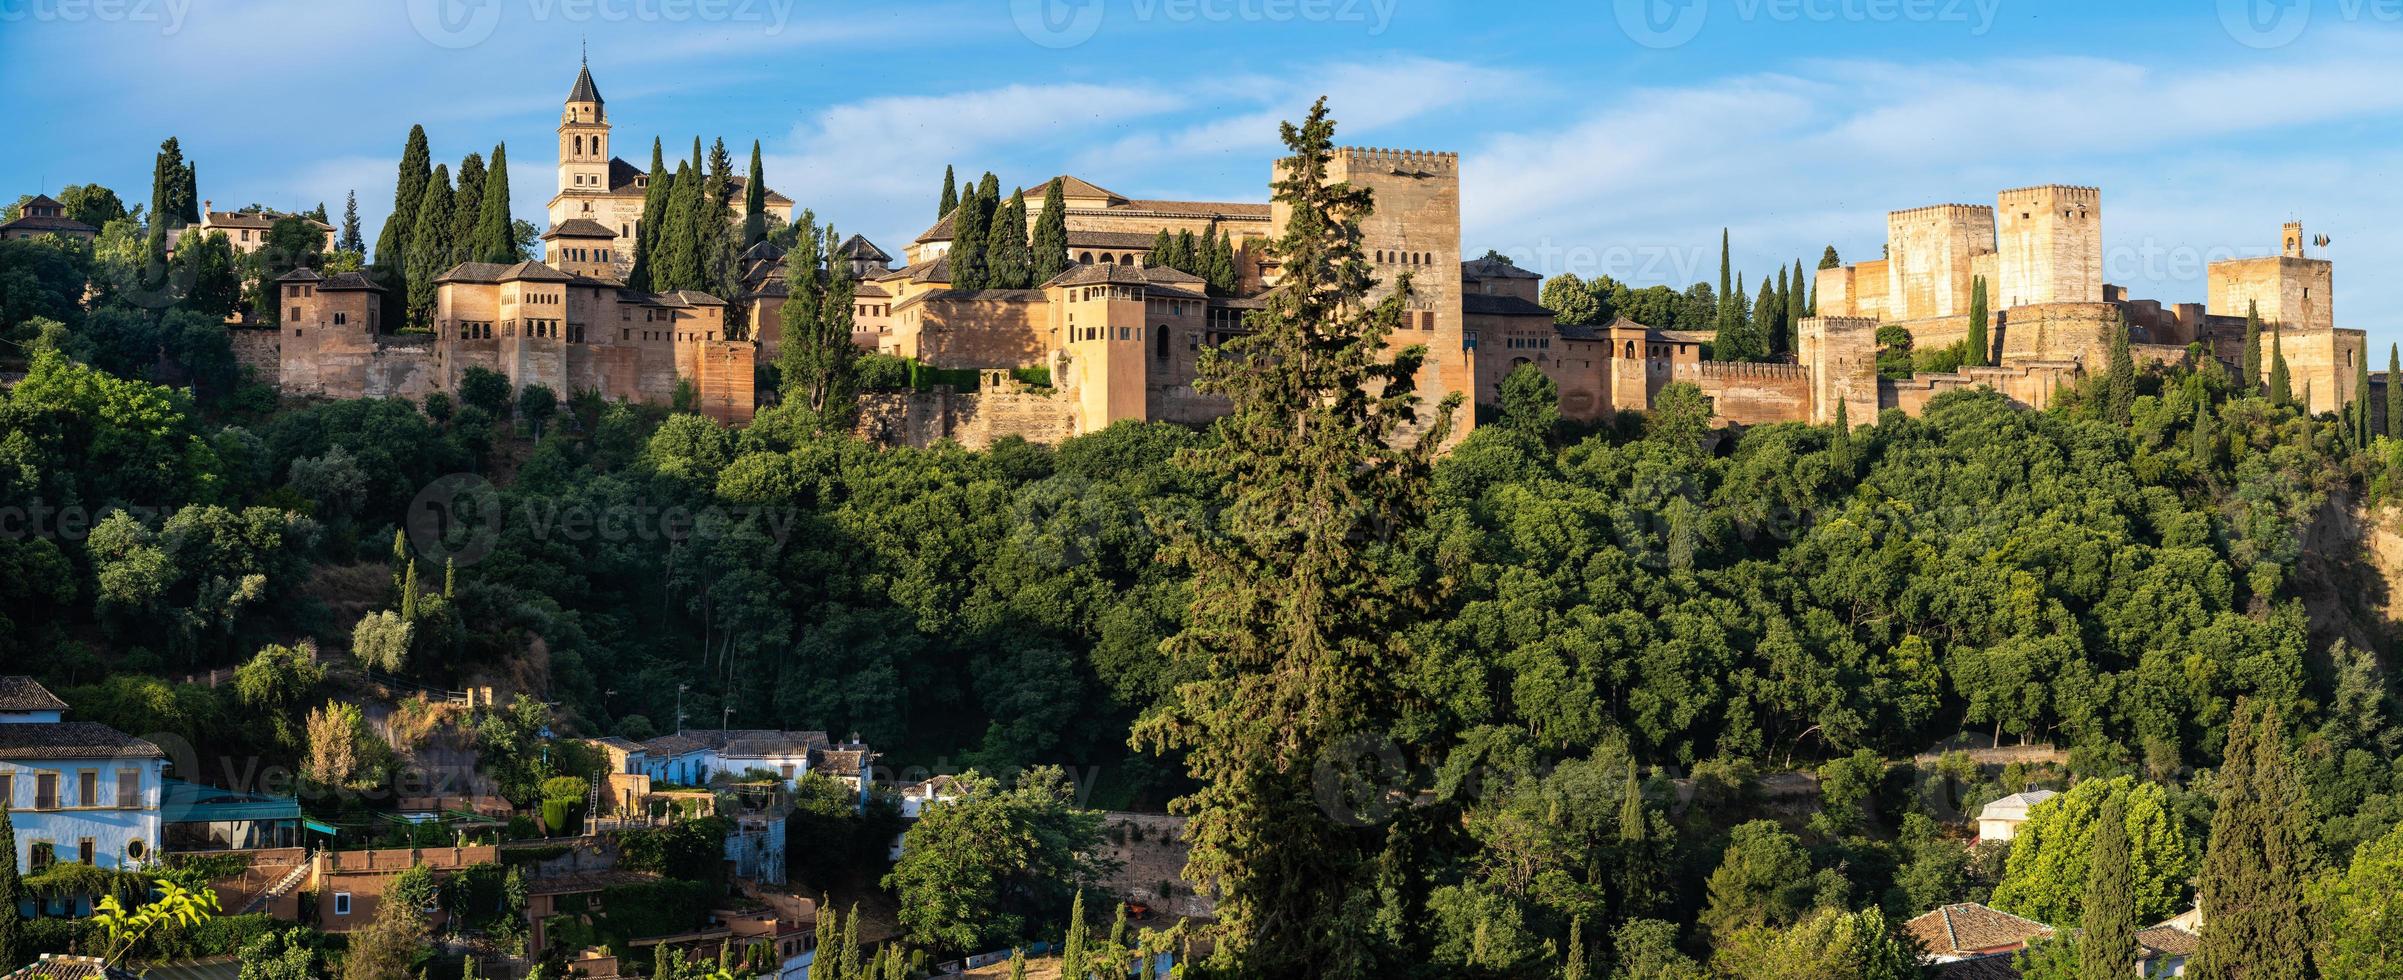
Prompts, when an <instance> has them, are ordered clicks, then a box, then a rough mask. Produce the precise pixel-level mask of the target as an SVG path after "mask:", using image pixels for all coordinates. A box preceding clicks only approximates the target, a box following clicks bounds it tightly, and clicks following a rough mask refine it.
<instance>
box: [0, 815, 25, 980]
mask: <svg viewBox="0 0 2403 980" xmlns="http://www.w3.org/2000/svg"><path fill="white" fill-rule="evenodd" d="M0 854H6V855H7V856H8V859H7V860H5V861H0V970H14V969H16V968H17V967H19V966H21V965H23V964H24V963H25V961H26V960H27V959H29V958H30V957H28V956H27V955H26V954H27V953H28V952H29V950H27V949H26V948H25V917H24V914H23V913H22V912H20V911H18V908H17V903H18V902H20V901H22V900H24V898H25V886H24V884H23V883H22V882H21V881H20V880H19V879H18V877H17V825H16V822H15V821H14V820H12V819H10V817H9V808H8V807H5V806H0Z"/></svg>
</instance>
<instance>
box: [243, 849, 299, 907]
mask: <svg viewBox="0 0 2403 980" xmlns="http://www.w3.org/2000/svg"><path fill="white" fill-rule="evenodd" d="M316 866H317V855H316V854H315V853H311V854H309V855H308V856H307V857H304V858H302V859H301V861H300V863H299V864H296V865H293V866H292V870H291V871H289V872H286V873H285V874H284V876H283V877H282V878H279V879H276V882H275V884H272V885H269V886H267V890H266V891H263V892H260V893H259V894H258V896H257V897H255V898H252V899H251V900H250V902H249V903H248V904H245V905H243V906H242V912H241V913H240V914H243V915H248V914H250V913H253V912H260V911H264V910H266V908H267V903H269V902H272V901H275V900H276V899H279V898H282V897H284V896H285V895H287V894H290V893H291V891H292V889H295V888H298V887H300V883H301V882H304V881H307V880H309V869H310V868H313V867H316Z"/></svg>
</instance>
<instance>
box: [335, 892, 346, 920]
mask: <svg viewBox="0 0 2403 980" xmlns="http://www.w3.org/2000/svg"><path fill="white" fill-rule="evenodd" d="M334 914H335V915H349V914H350V893H349V892H335V893H334Z"/></svg>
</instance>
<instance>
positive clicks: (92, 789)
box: [75, 769, 100, 806]
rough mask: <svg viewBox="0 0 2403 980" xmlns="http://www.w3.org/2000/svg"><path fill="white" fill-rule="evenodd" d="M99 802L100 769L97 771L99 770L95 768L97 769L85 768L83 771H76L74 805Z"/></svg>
mask: <svg viewBox="0 0 2403 980" xmlns="http://www.w3.org/2000/svg"><path fill="white" fill-rule="evenodd" d="M99 804H100V771H99V770H97V769H86V770H84V771H82V772H79V773H76V774H75V805H76V806H98V805H99Z"/></svg>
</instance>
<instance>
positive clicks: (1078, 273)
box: [1043, 262, 1151, 286]
mask: <svg viewBox="0 0 2403 980" xmlns="http://www.w3.org/2000/svg"><path fill="white" fill-rule="evenodd" d="M1109 284H1116V285H1123V286H1147V285H1150V284H1151V277H1149V276H1146V275H1144V274H1143V270H1142V269H1141V268H1139V267H1136V266H1131V265H1116V264H1112V263H1109V262H1079V263H1077V264H1075V265H1072V266H1069V267H1068V268H1066V269H1064V270H1061V272H1060V274H1059V275H1056V276H1053V277H1051V281H1049V282H1046V283H1044V284H1043V285H1045V286H1101V285H1109Z"/></svg>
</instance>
